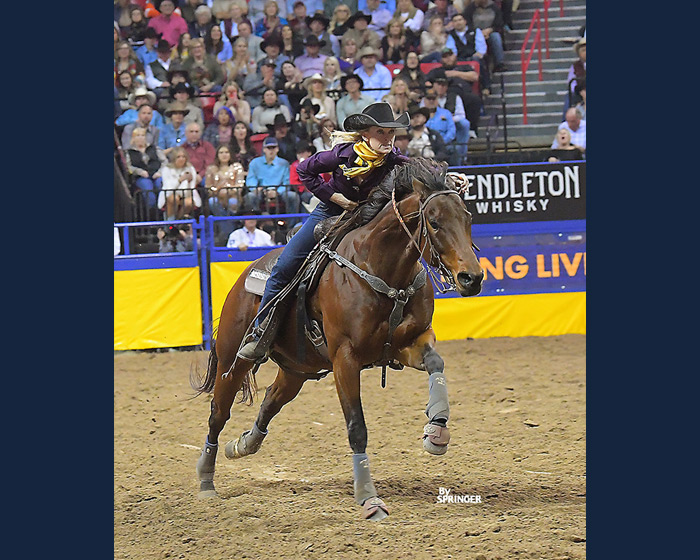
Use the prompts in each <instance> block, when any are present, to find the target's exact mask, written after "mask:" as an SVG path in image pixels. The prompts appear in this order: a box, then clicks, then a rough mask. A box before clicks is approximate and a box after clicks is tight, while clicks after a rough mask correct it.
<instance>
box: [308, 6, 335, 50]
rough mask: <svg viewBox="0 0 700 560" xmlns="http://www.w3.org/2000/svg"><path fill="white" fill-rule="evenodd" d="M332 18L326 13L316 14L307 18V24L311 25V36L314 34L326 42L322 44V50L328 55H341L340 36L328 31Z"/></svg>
mask: <svg viewBox="0 0 700 560" xmlns="http://www.w3.org/2000/svg"><path fill="white" fill-rule="evenodd" d="M330 23H331V20H330V19H328V17H326V15H324V14H318V13H316V14H314V15H312V16H311V17H307V18H306V25H308V26H309V30H310V33H309V36H311V35H313V36H314V37H316V38H317V39H318V40H319V41H321V42H323V43H324V44H323V45H321V48H320V52H321V54H324V55H326V56H339V55H340V40H339V38H338V36H336V35H332V34H330V33H328V26H329V25H330Z"/></svg>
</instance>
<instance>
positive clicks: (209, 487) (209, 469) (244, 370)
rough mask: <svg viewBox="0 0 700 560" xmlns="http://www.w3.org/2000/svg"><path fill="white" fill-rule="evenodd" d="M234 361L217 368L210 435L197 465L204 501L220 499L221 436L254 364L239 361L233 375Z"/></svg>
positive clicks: (223, 363)
mask: <svg viewBox="0 0 700 560" xmlns="http://www.w3.org/2000/svg"><path fill="white" fill-rule="evenodd" d="M232 361H233V360H226V361H223V362H222V361H219V362H218V363H217V365H216V382H215V385H214V396H213V398H212V400H211V413H210V415H209V433H208V434H207V439H206V441H205V442H204V447H203V448H202V454H201V455H200V457H199V460H198V461H197V476H198V478H199V494H198V497H199V498H202V499H205V498H213V497H216V496H217V494H216V489H215V487H214V471H215V464H216V455H217V451H218V447H219V446H218V441H219V434H220V433H221V431H222V430H223V429H224V425H225V424H226V422H227V421H228V419H229V418H230V417H231V406H232V405H233V401H234V398H235V396H236V394H237V393H238V391H240V389H241V387H242V386H243V382H244V380H245V377H246V375H247V374H248V372H249V371H250V369H251V368H252V365H253V364H251V363H250V362H246V361H244V360H238V361H237V362H236V365H235V367H234V368H233V370H232V371H230V372H229V369H230V364H231V362H232ZM225 373H227V375H226V376H225V377H224V374H225Z"/></svg>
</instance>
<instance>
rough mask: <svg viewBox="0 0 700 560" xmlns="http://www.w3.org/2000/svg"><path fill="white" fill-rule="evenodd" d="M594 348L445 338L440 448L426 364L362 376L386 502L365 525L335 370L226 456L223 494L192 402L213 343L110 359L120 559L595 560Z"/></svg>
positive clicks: (202, 414)
mask: <svg viewBox="0 0 700 560" xmlns="http://www.w3.org/2000/svg"><path fill="white" fill-rule="evenodd" d="M585 345H586V338H585V336H580V335H564V336H555V337H543V338H534V337H525V338H493V339H480V340H463V341H448V342H438V345H437V347H436V348H437V350H438V351H439V352H440V354H441V355H442V356H443V358H444V360H445V373H446V376H447V379H448V391H449V397H450V408H451V415H450V430H451V435H452V441H451V442H450V449H449V451H448V452H447V454H446V455H444V456H433V455H429V454H428V453H426V452H425V451H424V450H423V447H422V444H421V435H422V431H423V425H424V424H425V421H426V418H425V415H424V413H423V411H424V409H425V405H426V402H427V398H428V380H427V376H426V374H425V373H424V372H419V371H416V370H412V369H408V368H406V369H404V370H402V371H394V370H388V372H387V388H386V389H382V388H381V386H380V378H381V371H380V370H379V369H371V370H366V371H364V372H363V373H362V400H363V405H364V410H365V417H366V422H367V428H368V433H369V443H368V447H367V452H368V455H369V457H370V462H371V467H372V472H373V475H374V480H375V484H376V486H377V490H378V491H379V492H380V495H381V496H382V498H383V499H384V500H385V501H386V503H387V505H388V506H389V508H390V510H391V515H390V516H389V517H388V518H387V519H385V520H384V521H381V522H379V523H370V522H367V521H363V520H361V519H360V516H359V515H358V511H357V506H356V504H355V502H354V500H353V488H352V452H351V450H350V448H349V445H348V441H347V434H346V430H345V421H344V419H343V414H342V411H341V408H340V404H339V402H338V397H337V395H336V392H335V386H334V383H333V379H332V374H330V375H329V376H328V377H327V378H325V379H323V380H321V381H318V382H316V381H309V382H307V383H306V384H305V385H304V387H303V389H302V391H301V393H300V394H299V396H298V397H297V398H296V399H294V400H293V401H292V402H291V403H289V404H288V405H287V406H286V407H284V408H283V409H282V411H281V412H280V414H279V415H278V416H277V417H276V418H275V419H274V420H273V421H272V423H271V424H270V428H269V435H268V437H267V438H266V439H265V442H264V443H263V446H262V448H261V449H260V451H259V452H258V453H257V454H255V455H252V456H249V457H244V458H242V459H238V460H235V461H231V460H228V459H226V458H225V456H224V454H223V453H220V454H219V456H218V458H217V481H218V482H217V490H218V492H219V496H220V499H212V500H199V499H197V490H198V480H197V476H196V474H195V464H196V462H197V459H198V457H199V455H200V452H201V447H202V444H203V443H204V438H205V436H206V433H207V419H208V416H209V399H210V397H209V396H200V397H197V398H195V399H191V398H190V397H191V395H192V390H191V389H190V386H189V373H190V368H191V367H192V366H193V365H197V366H198V367H199V368H200V369H204V368H205V367H206V357H207V353H205V352H167V353H146V352H125V353H120V354H117V355H115V358H114V364H115V366H114V406H115V410H114V456H115V465H114V502H115V517H114V519H115V526H114V557H115V559H117V560H121V559H127V558H128V559H138V560H147V559H150V558H158V559H160V558H186V559H206V560H217V559H231V558H236V559H238V558H261V559H262V558H276V559H287V558H289V559H298V558H311V559H313V558H325V557H331V556H332V557H333V558H359V557H363V558H365V557H367V555H368V554H384V555H387V554H388V557H390V558H416V559H422V558H426V559H427V558H431V559H433V558H455V559H457V558H459V559H480V560H484V559H487V560H492V559H496V558H501V559H504V560H505V559H512V558H528V559H530V558H543V559H547V560H555V559H563V558H571V559H579V558H585V555H586V552H585V546H586V545H585V540H586V526H585V507H586V471H585V467H586V461H585V453H586V442H585V436H586V431H585V428H586V426H585ZM275 374H276V366H275V365H274V364H272V363H270V362H268V363H266V364H264V365H263V366H262V367H261V369H260V371H259V372H258V375H257V380H258V387H259V390H258V400H257V401H256V402H255V403H254V404H253V406H252V407H248V406H245V405H241V404H234V406H233V408H232V412H231V419H230V420H229V422H228V423H227V425H226V429H225V430H224V432H223V433H222V437H221V440H220V442H222V443H225V442H226V441H229V440H231V439H235V438H236V437H238V436H239V435H240V433H241V432H242V431H244V430H247V429H249V427H250V425H251V423H252V421H253V420H254V418H255V417H256V415H257V412H258V407H259V404H260V402H261V400H262V396H263V394H264V390H265V388H266V387H267V385H269V384H270V383H271V382H272V381H273V379H274V376H275ZM445 495H447V496H448V497H447V498H444V497H442V496H445ZM462 496H471V497H472V498H466V499H467V500H469V499H471V500H472V501H471V502H466V503H464V502H463V501H462V500H464V499H465V498H462ZM450 497H451V498H453V500H454V501H450ZM478 500H480V501H478Z"/></svg>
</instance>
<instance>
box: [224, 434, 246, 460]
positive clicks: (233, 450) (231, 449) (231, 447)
mask: <svg viewBox="0 0 700 560" xmlns="http://www.w3.org/2000/svg"><path fill="white" fill-rule="evenodd" d="M239 440H240V438H237V439H234V440H233V441H229V442H228V443H227V444H226V447H224V454H225V455H226V458H227V459H240V458H241V457H243V455H241V454H240V453H239V451H238V442H239Z"/></svg>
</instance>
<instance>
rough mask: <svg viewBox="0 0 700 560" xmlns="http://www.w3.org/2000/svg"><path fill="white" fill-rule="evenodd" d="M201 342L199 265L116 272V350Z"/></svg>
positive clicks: (189, 344) (167, 346)
mask: <svg viewBox="0 0 700 560" xmlns="http://www.w3.org/2000/svg"><path fill="white" fill-rule="evenodd" d="M197 344H202V303H201V292H200V282H199V268H165V269H149V270H125V271H115V272H114V349H115V350H138V349H143V348H170V347H175V346H195V345H197Z"/></svg>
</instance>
